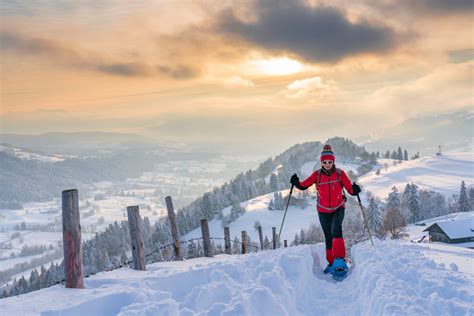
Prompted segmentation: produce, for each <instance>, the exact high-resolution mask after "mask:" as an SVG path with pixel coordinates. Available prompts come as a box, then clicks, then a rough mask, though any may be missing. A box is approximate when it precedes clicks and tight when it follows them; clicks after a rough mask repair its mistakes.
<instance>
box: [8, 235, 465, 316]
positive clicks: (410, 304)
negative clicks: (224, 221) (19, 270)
mask: <svg viewBox="0 0 474 316" xmlns="http://www.w3.org/2000/svg"><path fill="white" fill-rule="evenodd" d="M447 247H449V246H447ZM446 251H447V250H446ZM449 252H450V253H449V256H445V254H444V253H440V255H439V256H441V257H443V258H444V260H445V261H446V262H442V263H441V262H437V259H436V258H432V253H433V249H432V248H427V247H425V246H424V245H419V244H411V243H400V242H398V241H380V240H376V241H375V247H372V246H371V245H370V243H368V242H364V243H360V244H357V245H355V246H354V247H353V248H352V256H353V259H354V263H355V264H354V265H353V268H352V270H351V272H350V274H349V275H348V277H347V278H346V280H344V281H343V282H336V281H334V280H333V279H332V278H331V277H330V276H327V275H324V274H323V273H322V269H323V267H324V265H325V259H324V245H323V244H317V245H311V246H310V245H304V246H298V247H290V248H280V249H277V250H273V251H272V250H269V251H264V252H260V253H252V254H248V255H232V256H231V255H218V256H215V257H214V258H197V259H191V260H186V261H181V262H161V263H155V264H149V265H148V266H147V270H148V271H135V270H131V269H130V268H122V269H119V270H115V271H111V272H104V273H99V274H97V275H95V276H92V277H90V278H86V279H85V289H66V288H64V285H57V286H53V287H51V288H47V289H43V290H40V291H35V292H31V293H28V294H25V295H21V296H17V297H11V298H6V299H3V300H2V304H0V314H1V315H40V314H41V315H344V314H346V315H469V314H473V313H474V309H473V306H472V303H471V302H472V298H473V297H472V291H471V290H472V287H473V285H474V284H473V280H474V278H473V271H472V269H471V270H470V271H469V270H467V271H466V270H464V265H463V264H462V262H465V261H466V260H470V261H471V262H472V259H473V257H474V256H473V253H474V252H473V251H472V250H469V249H461V248H454V247H452V248H451V249H449ZM447 263H449V265H448V264H447Z"/></svg>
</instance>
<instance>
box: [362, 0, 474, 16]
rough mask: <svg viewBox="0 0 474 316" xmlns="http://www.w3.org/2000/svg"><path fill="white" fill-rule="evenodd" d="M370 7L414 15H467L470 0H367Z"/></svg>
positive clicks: (470, 9)
mask: <svg viewBox="0 0 474 316" xmlns="http://www.w3.org/2000/svg"><path fill="white" fill-rule="evenodd" d="M367 3H368V4H369V5H370V6H372V7H378V8H380V9H381V10H384V11H386V12H400V11H405V12H410V13H412V14H414V15H416V16H420V15H424V16H430V15H452V14H455V15H468V14H472V11H473V9H474V5H473V2H472V0H449V1H446V0H417V1H413V0H386V1H380V0H369V1H367Z"/></svg>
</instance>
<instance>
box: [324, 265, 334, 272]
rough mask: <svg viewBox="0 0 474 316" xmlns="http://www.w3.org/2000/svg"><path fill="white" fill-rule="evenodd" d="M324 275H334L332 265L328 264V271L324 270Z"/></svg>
mask: <svg viewBox="0 0 474 316" xmlns="http://www.w3.org/2000/svg"><path fill="white" fill-rule="evenodd" d="M324 273H325V274H328V273H332V265H330V264H328V266H327V267H326V269H324Z"/></svg>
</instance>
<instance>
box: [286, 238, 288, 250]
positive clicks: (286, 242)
mask: <svg viewBox="0 0 474 316" xmlns="http://www.w3.org/2000/svg"><path fill="white" fill-rule="evenodd" d="M285 248H288V240H286V239H285Z"/></svg>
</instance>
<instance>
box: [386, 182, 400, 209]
mask: <svg viewBox="0 0 474 316" xmlns="http://www.w3.org/2000/svg"><path fill="white" fill-rule="evenodd" d="M391 207H396V208H400V194H399V193H398V189H397V187H396V186H393V187H392V192H390V193H389V194H388V197H387V209H388V208H391Z"/></svg>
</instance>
